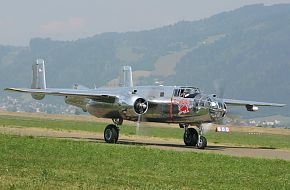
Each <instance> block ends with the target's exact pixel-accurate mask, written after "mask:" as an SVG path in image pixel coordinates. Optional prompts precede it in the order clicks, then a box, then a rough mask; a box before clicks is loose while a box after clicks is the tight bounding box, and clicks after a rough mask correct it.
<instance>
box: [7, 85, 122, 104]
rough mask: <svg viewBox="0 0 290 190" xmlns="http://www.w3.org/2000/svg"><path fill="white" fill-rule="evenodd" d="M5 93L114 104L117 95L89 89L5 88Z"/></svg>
mask: <svg viewBox="0 0 290 190" xmlns="http://www.w3.org/2000/svg"><path fill="white" fill-rule="evenodd" d="M4 90H6V91H13V92H23V93H29V94H41V95H52V96H75V97H82V98H89V99H92V100H96V101H103V102H114V101H115V99H116V98H118V96H117V95H114V94H108V93H101V92H97V91H93V90H89V89H58V88H46V89H30V88H5V89H4Z"/></svg>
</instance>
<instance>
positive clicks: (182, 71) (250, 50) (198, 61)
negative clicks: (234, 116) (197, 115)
mask: <svg viewBox="0 0 290 190" xmlns="http://www.w3.org/2000/svg"><path fill="white" fill-rule="evenodd" d="M289 23H290V5H273V6H264V5H252V6H246V7H243V8H240V9H237V10H234V11H230V12H225V13H221V14H218V15H215V16H212V17H210V18H207V19H203V20H199V21H191V22H189V21H182V22H179V23H176V24H174V25H170V26H165V27H162V28H157V29H154V30H148V31H140V32H128V33H104V34H100V35H96V36H93V37H90V38H85V39H79V40H76V41H69V42H67V41H53V40H51V39H49V38H48V39H40V38H35V39H32V40H31V41H30V44H29V47H7V46H0V87H1V88H4V87H7V86H15V87H23V86H30V83H31V64H32V63H33V61H34V60H35V59H37V58H43V59H44V60H45V61H46V62H47V63H46V70H47V83H48V86H50V87H71V86H72V84H73V83H80V84H83V85H87V86H89V87H93V86H94V84H96V85H97V86H104V85H108V82H109V81H111V80H113V79H115V78H117V76H118V73H119V70H120V67H121V66H122V65H131V66H132V67H133V70H134V71H135V77H136V78H135V79H136V82H137V83H139V84H153V83H154V82H155V81H160V82H163V84H164V85H168V84H170V85H172V84H176V85H178V84H182V85H194V86H198V87H200V88H201V89H202V90H203V91H205V92H214V91H217V93H218V94H220V95H223V96H225V97H229V98H240V99H252V100H260V101H274V102H281V103H287V104H289V105H290V99H289V95H290V77H289V72H290V35H289V34H290V24H289ZM96 24H97V23H96ZM141 79H142V80H141ZM141 81H142V82H141ZM111 84H112V83H110V85H111ZM3 95H4V94H3V93H2V96H3ZM275 112H280V113H282V114H284V115H285V114H286V115H289V112H290V109H289V107H286V108H283V109H277V110H276V109H275Z"/></svg>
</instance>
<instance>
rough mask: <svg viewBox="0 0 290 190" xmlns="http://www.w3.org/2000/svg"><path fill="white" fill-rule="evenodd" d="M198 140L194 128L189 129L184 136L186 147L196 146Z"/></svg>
mask: <svg viewBox="0 0 290 190" xmlns="http://www.w3.org/2000/svg"><path fill="white" fill-rule="evenodd" d="M197 140H198V133H197V131H196V129H194V128H188V129H187V130H186V131H185V132H184V135H183V141H184V144H185V145H186V146H195V145H196V144H197Z"/></svg>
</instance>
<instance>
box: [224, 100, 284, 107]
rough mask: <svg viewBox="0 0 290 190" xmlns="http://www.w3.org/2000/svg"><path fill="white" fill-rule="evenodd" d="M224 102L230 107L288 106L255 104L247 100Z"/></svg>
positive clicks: (267, 103) (265, 103) (281, 105)
mask: <svg viewBox="0 0 290 190" xmlns="http://www.w3.org/2000/svg"><path fill="white" fill-rule="evenodd" d="M223 102H224V103H225V104H226V105H229V106H247V105H250V106H273V107H283V106H285V105H286V104H277V103H269V102H255V101H246V100H234V99H223Z"/></svg>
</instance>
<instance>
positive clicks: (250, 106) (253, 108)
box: [246, 105, 259, 111]
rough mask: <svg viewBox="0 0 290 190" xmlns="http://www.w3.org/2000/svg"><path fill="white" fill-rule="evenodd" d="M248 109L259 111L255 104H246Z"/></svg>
mask: <svg viewBox="0 0 290 190" xmlns="http://www.w3.org/2000/svg"><path fill="white" fill-rule="evenodd" d="M246 108H247V111H258V110H259V107H258V106H254V105H246Z"/></svg>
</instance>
